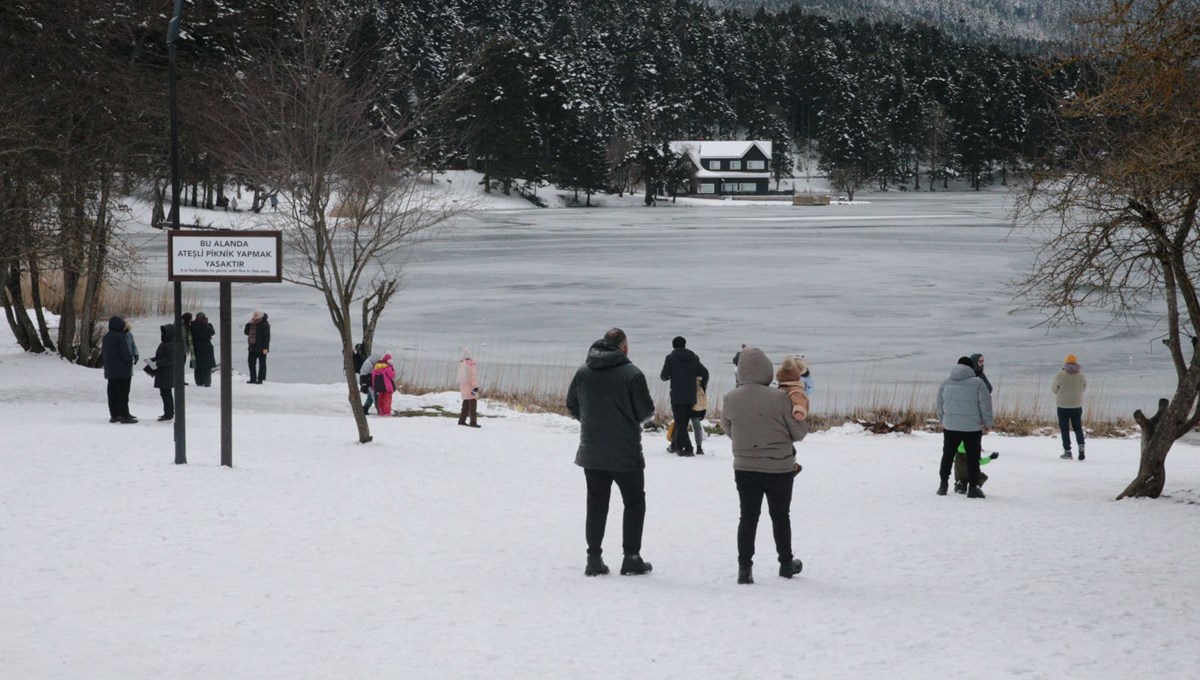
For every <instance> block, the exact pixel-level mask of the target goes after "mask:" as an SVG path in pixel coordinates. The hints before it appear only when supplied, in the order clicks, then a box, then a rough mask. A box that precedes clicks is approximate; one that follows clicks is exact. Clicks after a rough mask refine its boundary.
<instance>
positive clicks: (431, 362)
mask: <svg viewBox="0 0 1200 680" xmlns="http://www.w3.org/2000/svg"><path fill="white" fill-rule="evenodd" d="M477 359H479V361H480V383H481V385H482V390H481V392H482V394H481V397H482V398H483V399H488V400H492V401H497V402H500V403H503V404H505V405H507V406H509V407H511V408H513V409H514V410H517V411H525V412H535V413H557V414H561V415H566V414H567V409H566V397H567V387H568V386H569V385H570V382H571V378H572V376H573V375H574V373H575V370H576V369H575V368H574V367H571V366H569V365H564V364H567V362H566V361H564V362H562V363H560V364H557V365H555V364H553V363H549V362H547V363H531V362H528V361H522V360H520V359H516V358H512V357H503V356H490V357H477ZM396 373H397V382H398V384H399V385H400V388H401V390H402V391H403V392H405V393H408V394H428V393H433V392H457V391H458V385H457V382H456V379H457V376H456V373H457V362H456V361H448V360H446V359H444V358H436V359H435V358H433V357H428V356H424V355H423V354H421V353H417V354H415V355H406V356H405V357H404V358H403V360H402V361H400V362H398V363H397V366H396ZM732 382H733V381H732V379H729V380H726V379H725V378H724V376H717V375H714V377H713V379H712V380H711V381H710V383H709V391H708V399H709V408H708V411H707V413H706V415H705V419H706V424H705V430H706V431H708V432H710V433H712V434H720V433H721V427H720V424H719V423H720V416H721V407H720V402H721V396H720V395H722V394H724V393H725V392H726V391H727V389H725V388H726V385H728V384H730V383H732ZM994 386H995V392H994V394H993V409H994V415H995V428H994V429H995V431H996V432H999V433H1002V434H1009V435H1014V436H1031V435H1040V436H1048V435H1057V434H1058V420H1057V415H1056V412H1055V408H1054V399H1053V395H1051V394H1050V391H1049V386H1048V383H1046V384H1045V385H1043V384H1040V383H1039V384H1034V385H1028V384H1024V385H1021V386H1017V387H1013V388H1006V387H1005V386H1004V385H1003V384H1002V383H999V382H997V383H994ZM650 387H651V391H652V394H656V400H655V405H656V410H655V416H654V418H653V419H652V421H651V423H650V424H648V425H647V427H648V429H661V428H664V427H666V425H667V424H668V423H669V422H670V421H671V408H670V404H669V402H668V401H667V399H666V396H665V393H666V388H665V383H657V381H654V383H652V384H651V385H650ZM729 388H730V389H731V388H732V386H731V385H729ZM937 388H938V384H934V383H928V382H924V383H922V382H918V381H916V380H915V379H914V380H913V381H909V382H905V381H894V382H891V383H881V382H878V381H863V382H858V381H856V382H855V383H854V384H852V385H849V386H846V387H844V389H842V390H840V391H838V392H836V393H832V394H830V395H829V400H828V403H822V401H823V400H824V399H825V398H826V394H827V393H828V392H829V390H826V389H823V388H822V387H821V385H819V384H818V386H817V389H816V390H814V394H813V395H812V399H813V409H812V411H811V413H810V416H809V427H810V429H811V430H813V431H820V430H825V429H829V428H833V427H839V426H841V425H844V424H847V423H888V424H892V425H902V424H907V425H908V426H911V428H912V429H915V430H925V431H929V432H934V431H937V430H938V427H939V424H938V421H937V414H936V410H935V405H936V404H935V401H936V398H937ZM1083 412H1084V427H1085V429H1086V430H1087V432H1088V435H1089V436H1096V437H1125V436H1129V435H1130V434H1132V433H1135V432H1137V426H1136V425H1135V424H1134V423H1133V420H1132V418H1121V417H1117V416H1115V415H1114V412H1113V408H1112V403H1111V400H1110V399H1108V398H1107V397H1106V396H1105V394H1104V389H1103V386H1102V385H1099V386H1097V387H1095V388H1093V389H1090V390H1089V391H1088V396H1087V401H1086V402H1085V404H1084V410H1083Z"/></svg>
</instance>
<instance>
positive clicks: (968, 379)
mask: <svg viewBox="0 0 1200 680" xmlns="http://www.w3.org/2000/svg"><path fill="white" fill-rule="evenodd" d="M1086 389H1087V379H1086V378H1085V377H1084V375H1083V370H1082V369H1081V368H1080V367H1079V358H1078V357H1076V356H1075V355H1074V354H1068V355H1067V358H1066V360H1065V361H1064V362H1063V367H1062V368H1061V369H1060V370H1059V371H1058V373H1056V374H1055V376H1054V380H1053V381H1052V382H1051V383H1050V391H1051V392H1052V393H1053V394H1054V397H1055V406H1056V408H1057V411H1058V427H1059V432H1060V434H1061V436H1062V444H1063V453H1062V456H1060V457H1061V458H1064V459H1066V460H1071V459H1072V455H1071V432H1072V431H1074V433H1075V443H1076V444H1077V445H1078V447H1079V460H1085V459H1086V456H1085V454H1084V434H1083V394H1084V391H1085V390H1086ZM937 416H938V421H939V422H940V423H941V424H942V462H941V466H940V467H939V469H938V475H939V476H940V478H941V482H940V483H939V484H938V489H937V494H938V495H939V496H945V495H946V492H947V491H948V489H949V483H950V482H949V480H950V470H951V469H952V468H953V470H954V478H955V482H954V491H955V492H956V493H960V494H962V493H965V494H966V495H967V498H985V497H986V496H985V495H984V493H983V490H982V489H981V487H982V486H983V483H984V482H986V481H987V479H988V477H987V475H985V474H983V472H982V471H981V470H980V469H979V468H980V463H981V461H984V460H985V459H984V458H983V444H982V440H983V435H985V434H987V433H988V432H991V431H992V428H993V427H994V425H995V416H994V414H993V412H992V381H991V380H988V377H987V375H986V374H985V372H984V360H983V355H982V354H972V355H971V356H969V357H960V358H959V360H958V363H957V364H956V365H955V366H954V368H953V369H951V370H950V377H948V378H947V379H946V381H945V382H943V383H942V385H941V386H940V387H939V388H938V393H937Z"/></svg>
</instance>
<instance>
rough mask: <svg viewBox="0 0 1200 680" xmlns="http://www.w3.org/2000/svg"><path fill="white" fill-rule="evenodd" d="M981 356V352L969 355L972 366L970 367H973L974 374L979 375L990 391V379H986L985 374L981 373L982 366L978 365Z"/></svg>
mask: <svg viewBox="0 0 1200 680" xmlns="http://www.w3.org/2000/svg"><path fill="white" fill-rule="evenodd" d="M982 356H983V355H982V354H972V355H971V356H970V359H971V366H972V368H974V369H975V375H977V376H979V379H980V380H982V381H983V384H984V385H987V388H988V392H991V391H992V381H991V380H988V377H987V376H986V375H984V373H983V368H981V367H980V366H979V358H980V357H982Z"/></svg>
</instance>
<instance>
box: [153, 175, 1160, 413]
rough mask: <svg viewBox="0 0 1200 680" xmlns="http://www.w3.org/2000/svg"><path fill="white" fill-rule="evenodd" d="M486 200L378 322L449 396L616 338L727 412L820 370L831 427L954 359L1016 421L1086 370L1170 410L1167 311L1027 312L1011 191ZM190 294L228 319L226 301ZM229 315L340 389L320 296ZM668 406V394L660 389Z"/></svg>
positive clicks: (1123, 401) (256, 304)
mask: <svg viewBox="0 0 1200 680" xmlns="http://www.w3.org/2000/svg"><path fill="white" fill-rule="evenodd" d="M444 179H445V178H443V180H442V182H443V184H439V186H444V187H446V188H447V189H448V190H453V191H462V192H464V193H463V196H465V197H468V198H471V197H476V196H480V195H481V194H478V189H477V187H475V186H474V182H473V181H472V180H471V175H470V173H458V174H455V175H453V176H452V177H451V179H452V180H453V182H452V183H450V184H445V183H444ZM472 191H473V192H475V193H474V194H471V193H470V192H472ZM555 195H556V192H550V191H547V190H543V196H544V197H545V198H548V199H551V198H553V197H554V196H555ZM484 200H485V203H484V205H483V206H482V207H483V208H484V209H482V210H480V211H478V212H476V213H474V214H473V215H471V216H469V217H466V218H464V219H463V220H461V221H460V222H459V224H458V225H457V227H456V228H455V229H454V230H452V231H450V232H447V233H446V234H445V238H444V239H443V240H440V241H437V242H434V243H428V244H424V245H422V246H421V247H419V248H418V249H417V250H415V251H414V252H413V253H412V255H411V261H410V262H409V265H408V268H407V274H406V278H405V288H404V289H403V290H402V291H401V293H400V294H399V295H398V296H397V298H396V299H395V300H394V301H393V303H392V304H391V306H390V307H389V308H388V311H387V313H386V314H385V316H384V317H383V318H382V319H381V321H380V327H379V332H378V335H377V342H376V349H379V350H381V351H391V352H392V353H393V354H395V355H396V356H397V358H398V362H397V365H398V367H399V370H400V371H401V373H402V374H405V375H406V376H408V377H410V378H416V379H420V380H421V381H423V382H429V383H436V384H447V383H449V382H450V381H451V380H452V376H453V371H454V366H455V362H456V360H457V357H458V352H459V348H461V347H462V346H463V345H470V346H471V347H472V348H473V349H474V350H475V355H476V358H477V359H478V361H479V363H480V377H481V380H482V381H483V386H484V388H485V390H486V389H489V388H492V387H497V386H503V387H512V386H514V384H517V383H526V384H527V383H541V384H542V385H555V384H565V382H566V381H567V380H569V377H570V374H571V372H572V371H573V370H574V368H575V367H576V366H577V365H578V364H579V363H580V362H581V361H582V359H583V356H584V354H585V352H586V349H587V347H588V345H589V344H590V343H591V342H592V340H594V339H595V338H596V337H598V336H599V335H600V334H601V333H602V332H603V331H604V330H605V329H607V328H608V327H610V326H613V325H618V326H621V327H622V328H624V329H625V331H626V332H627V333H628V334H629V336H630V339H631V341H632V356H633V359H634V361H635V362H637V363H638V364H639V365H642V366H645V367H648V368H649V369H650V370H651V371H652V372H654V373H657V371H658V369H659V368H660V367H661V365H662V357H663V356H664V355H665V354H666V353H667V352H669V351H670V349H671V347H670V340H671V338H672V337H674V336H675V335H684V336H686V337H687V338H688V346H689V348H691V349H694V350H695V351H696V352H697V353H699V354H700V356H701V358H702V360H704V361H705V362H706V363H707V365H708V366H709V367H710V368H712V369H714V379H715V381H716V389H715V390H714V391H715V392H717V393H720V392H722V391H724V390H725V389H726V388H729V387H732V375H733V371H732V366H730V365H729V361H730V359H731V357H732V356H733V354H734V352H735V351H737V349H738V347H739V346H740V344H741V343H743V342H746V343H751V344H756V345H759V346H762V347H763V348H764V349H766V350H767V352H768V353H770V354H774V355H782V354H783V353H785V352H795V353H803V354H806V355H807V356H808V358H809V360H810V363H811V365H812V367H813V374H814V376H815V378H816V380H817V381H818V388H819V389H820V390H821V394H822V396H823V397H824V399H825V404H826V406H827V408H828V409H829V410H831V411H833V410H838V409H846V408H849V407H852V406H858V405H861V404H862V403H863V402H864V401H867V400H869V398H870V396H871V395H876V396H878V395H881V394H882V395H883V398H884V399H885V400H887V399H890V398H891V397H890V396H889V395H893V394H894V395H897V396H896V398H895V399H894V400H893V401H894V402H895V403H900V404H904V403H908V401H909V398H910V395H912V394H914V393H915V394H917V395H919V397H921V398H929V399H930V402H931V396H930V395H931V394H932V389H933V388H934V387H935V386H936V385H937V384H938V383H939V382H940V381H941V380H942V379H944V377H945V376H946V375H947V374H948V373H949V370H950V367H951V366H953V364H954V362H955V360H956V359H957V358H958V357H959V356H962V355H965V354H970V353H973V352H981V353H983V354H984V355H985V356H986V357H987V366H988V374H989V376H990V377H991V379H992V382H993V384H995V385H996V386H997V393H996V399H997V404H998V406H999V407H1000V408H1002V409H1003V408H1006V407H1007V408H1013V409H1018V410H1028V409H1027V408H1026V406H1028V403H1029V402H1030V401H1031V400H1034V399H1037V400H1038V402H1037V410H1039V411H1041V412H1043V413H1044V414H1045V415H1046V416H1047V417H1049V416H1051V415H1052V414H1053V402H1052V400H1051V399H1049V398H1048V385H1049V382H1050V379H1051V377H1052V376H1053V374H1054V372H1055V371H1056V370H1057V369H1058V368H1059V367H1060V365H1061V362H1062V360H1063V357H1065V356H1066V355H1067V354H1068V353H1074V354H1076V355H1078V356H1079V357H1080V360H1081V363H1082V365H1083V368H1084V371H1085V372H1086V373H1087V375H1088V380H1089V395H1088V396H1089V401H1088V403H1087V404H1085V406H1086V407H1087V408H1086V412H1087V415H1088V416H1092V415H1105V416H1123V417H1128V416H1129V414H1130V413H1131V412H1132V411H1133V409H1135V408H1153V406H1154V405H1155V403H1156V401H1157V399H1158V398H1159V397H1161V396H1169V394H1170V392H1169V388H1170V387H1171V385H1172V383H1171V382H1170V381H1171V380H1172V376H1173V375H1174V373H1173V369H1172V367H1171V363H1170V358H1169V355H1168V353H1167V352H1166V349H1165V347H1163V346H1162V344H1161V342H1159V339H1160V338H1161V337H1162V334H1163V328H1161V327H1158V326H1157V325H1156V320H1157V319H1158V318H1159V317H1160V316H1161V314H1158V313H1156V310H1154V309H1148V310H1143V311H1142V312H1141V313H1140V314H1139V315H1138V316H1136V317H1135V319H1134V321H1135V322H1136V323H1137V324H1139V325H1137V326H1134V327H1126V326H1125V325H1123V324H1114V323H1113V322H1112V320H1111V317H1110V316H1109V315H1108V314H1107V313H1099V314H1096V315H1093V316H1088V317H1086V319H1085V323H1084V324H1083V325H1082V326H1080V327H1064V328H1054V329H1051V328H1046V327H1044V326H1039V324H1040V322H1042V321H1043V320H1044V317H1043V316H1042V315H1041V314H1040V313H1038V312H1035V311H1032V310H1028V309H1025V308H1023V307H1024V305H1025V301H1023V300H1019V299H1015V298H1014V297H1013V290H1012V288H1011V286H1010V284H1011V282H1012V281H1013V280H1014V279H1016V278H1018V277H1019V276H1020V275H1021V274H1022V272H1023V271H1024V269H1025V267H1026V266H1027V263H1028V262H1029V261H1030V258H1031V256H1032V255H1031V242H1030V240H1029V237H1028V235H1027V234H1024V233H1013V232H1011V230H1010V226H1009V219H1008V209H1009V207H1010V206H1009V198H1008V196H1007V194H1006V193H1005V192H1004V191H1002V190H1001V191H991V192H981V193H977V192H972V191H953V192H936V193H932V194H930V193H913V192H896V191H893V192H886V193H878V192H875V193H869V192H864V193H862V194H860V195H859V196H856V201H855V203H854V204H852V205H833V206H827V207H793V206H791V205H787V204H761V203H750V204H742V203H740V202H726V201H705V200H699V199H691V200H688V199H681V200H680V201H679V203H677V204H674V205H672V204H670V203H665V202H659V204H658V206H657V207H655V208H644V207H641V197H640V196H626V197H625V198H624V199H618V198H616V197H608V196H605V197H598V198H597V199H596V200H597V201H598V202H600V203H602V204H604V205H605V207H603V208H598V209H591V210H589V209H565V208H560V209H536V208H529V207H521V206H522V203H523V202H522V201H521V200H520V199H516V198H505V197H503V196H502V195H497V194H493V195H492V196H491V197H489V198H486V199H484ZM524 205H525V206H527V205H528V204H527V203H525V204H524ZM145 214H146V213H145V211H144V210H143V209H140V208H139V209H137V210H135V215H138V216H139V217H144V216H145ZM268 218H269V216H268ZM196 219H198V220H199V221H200V222H201V223H202V224H210V223H211V224H214V225H216V226H221V225H224V224H233V225H235V226H238V227H250V226H254V225H255V222H254V219H255V218H254V217H252V216H251V215H249V214H247V213H240V214H237V215H233V214H230V213H223V212H210V211H193V210H190V209H189V210H185V211H184V213H183V221H184V222H185V223H190V222H192V221H193V220H196ZM264 226H269V225H264ZM130 231H131V234H130V236H131V238H132V239H133V240H134V241H135V242H136V243H138V244H139V247H140V251H141V253H142V255H143V256H144V263H143V268H144V271H145V275H144V276H145V280H146V281H148V282H153V283H154V284H155V285H159V286H161V285H165V283H166V252H165V248H166V238H165V236H164V235H163V234H162V233H161V232H157V231H154V230H150V229H149V228H148V227H145V226H144V224H139V223H136V222H135V223H132V224H131V225H130ZM185 290H186V291H187V294H188V295H189V296H193V297H194V298H195V299H197V300H199V301H200V306H201V307H203V308H204V309H205V311H207V312H208V315H209V317H210V318H214V319H215V318H216V308H217V286H216V285H215V284H188V285H187V286H185ZM233 307H234V319H235V322H236V325H235V329H234V335H235V339H236V337H240V336H239V335H238V334H239V333H240V331H241V324H243V323H244V322H245V321H246V320H247V319H248V318H249V316H250V313H251V312H252V311H253V310H255V309H262V310H263V311H266V312H267V313H268V314H269V315H270V319H271V324H272V328H273V337H274V342H273V344H272V347H271V360H270V363H271V368H270V370H271V376H272V379H273V380H278V381H282V382H318V383H327V382H333V381H335V380H337V377H338V375H337V372H338V370H340V366H341V360H340V358H339V356H338V354H337V353H338V351H339V348H338V346H337V337H336V335H335V334H334V331H333V329H332V326H331V325H330V324H329V321H328V314H327V312H326V311H325V309H324V302H323V300H322V299H321V298H320V297H319V296H318V295H317V294H316V293H315V292H313V291H311V290H309V289H305V288H302V287H299V286H295V285H291V284H266V285H262V284H260V285H244V286H235V287H234V293H233ZM192 311H196V310H192ZM164 320H165V319H157V318H155V319H147V320H143V321H141V322H140V325H139V327H140V328H142V329H143V333H144V332H145V329H147V328H155V327H157V325H158V324H159V323H161V322H162V321H164ZM139 337H141V335H139ZM235 347H236V348H240V347H241V345H240V344H237V343H236V342H235ZM241 363H243V362H242V361H240V360H239V365H240V364H241ZM725 369H727V370H725ZM652 389H654V390H656V392H655V393H656V396H658V397H659V398H662V397H663V396H665V387H663V386H662V385H661V384H659V383H657V381H653V384H652Z"/></svg>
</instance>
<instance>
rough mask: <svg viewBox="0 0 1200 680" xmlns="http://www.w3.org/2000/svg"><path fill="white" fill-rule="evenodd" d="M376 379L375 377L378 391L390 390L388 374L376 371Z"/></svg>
mask: <svg viewBox="0 0 1200 680" xmlns="http://www.w3.org/2000/svg"><path fill="white" fill-rule="evenodd" d="M374 379H375V391H376V392H387V391H388V388H387V376H386V375H384V374H382V373H376V374H375V378H374Z"/></svg>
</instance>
